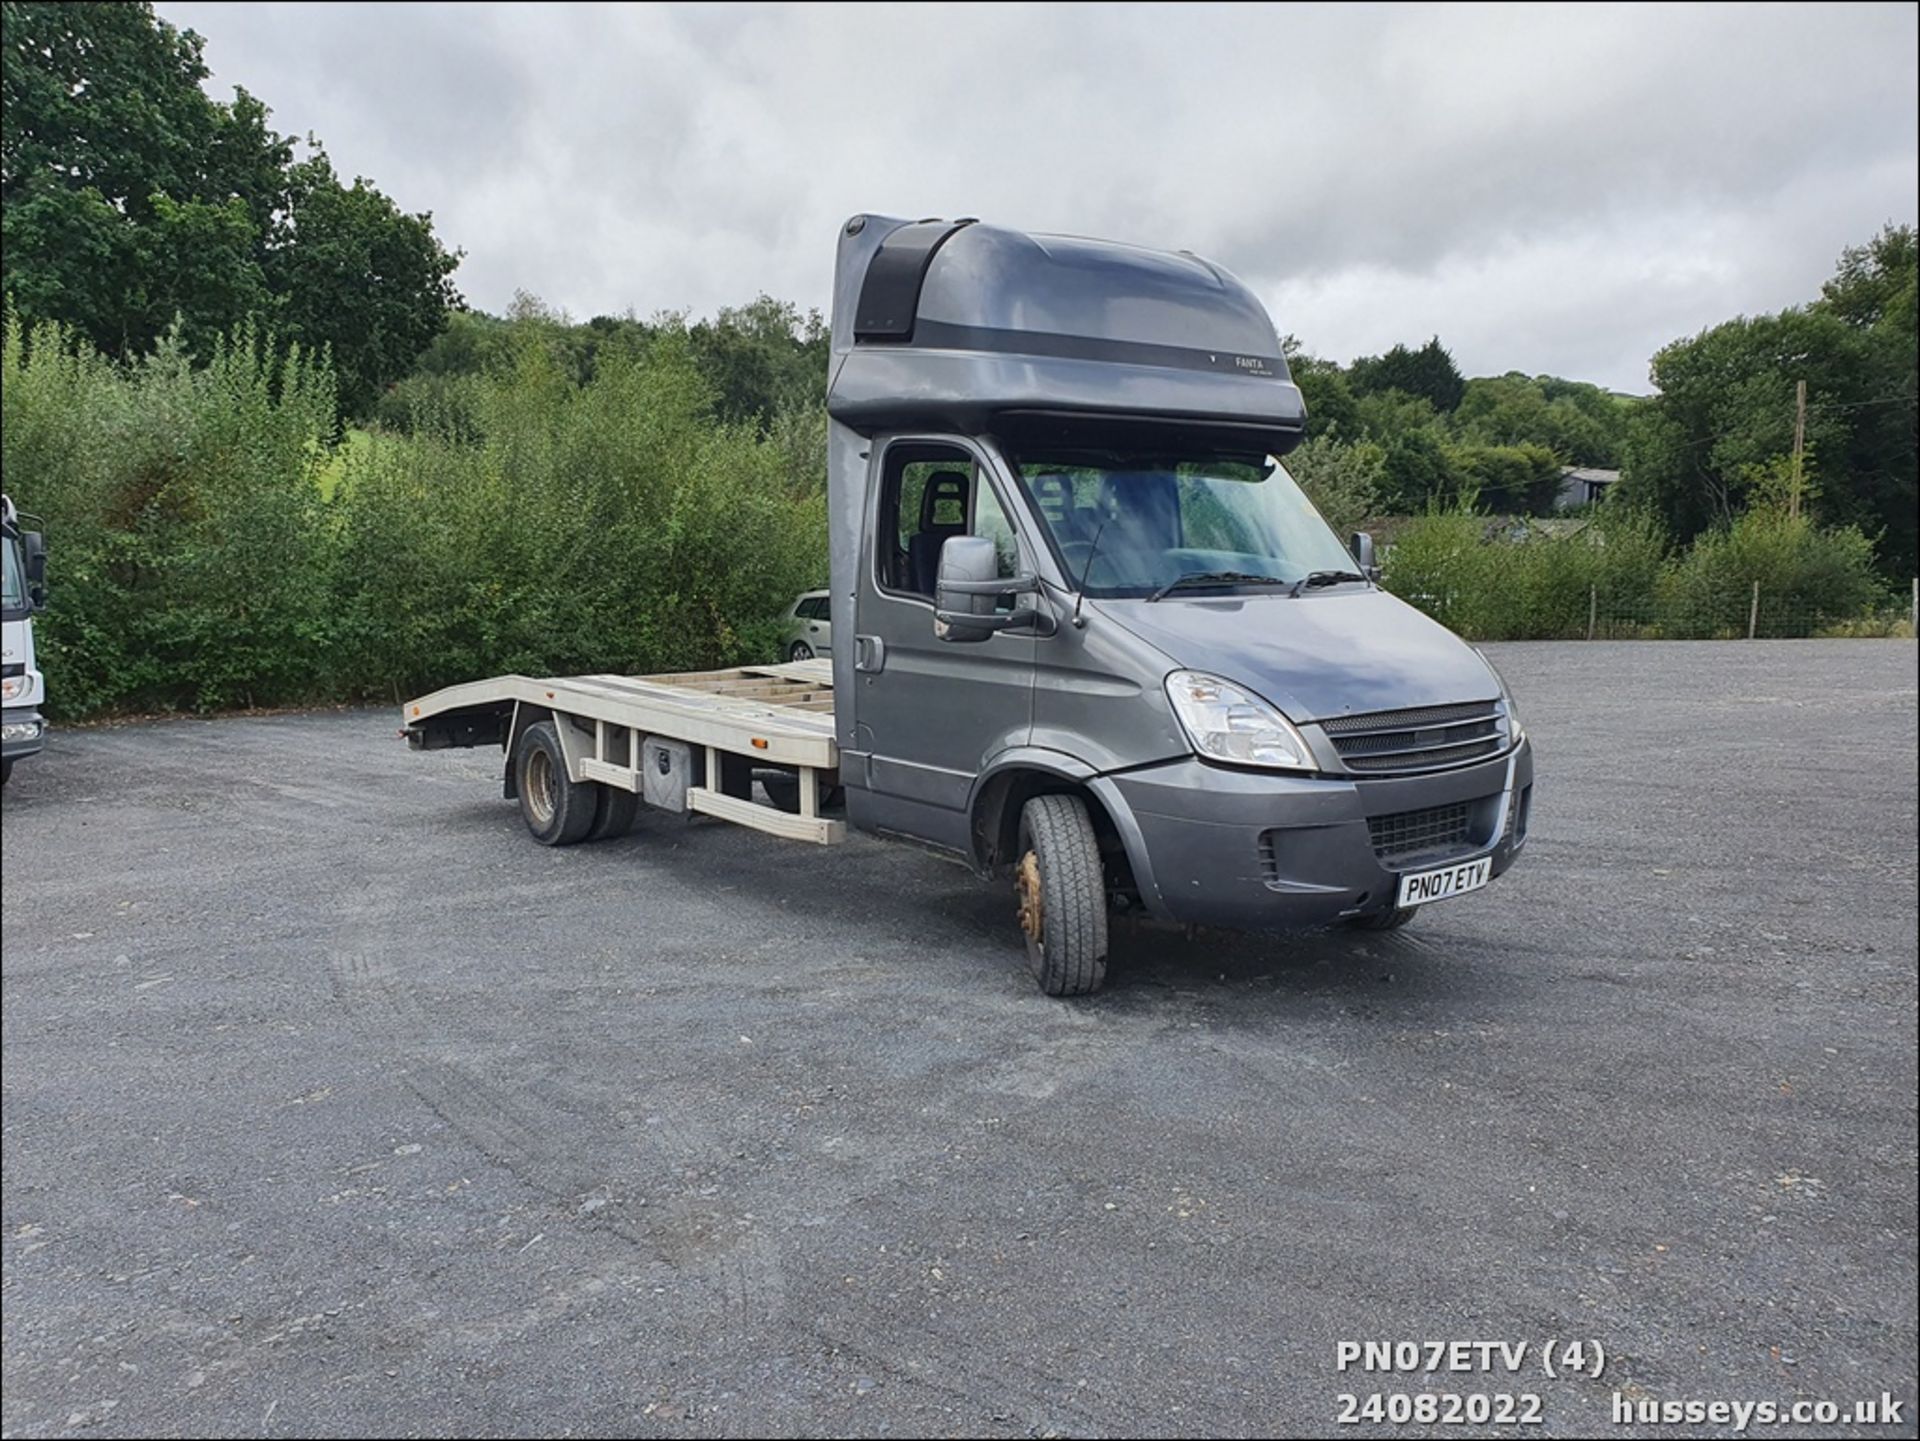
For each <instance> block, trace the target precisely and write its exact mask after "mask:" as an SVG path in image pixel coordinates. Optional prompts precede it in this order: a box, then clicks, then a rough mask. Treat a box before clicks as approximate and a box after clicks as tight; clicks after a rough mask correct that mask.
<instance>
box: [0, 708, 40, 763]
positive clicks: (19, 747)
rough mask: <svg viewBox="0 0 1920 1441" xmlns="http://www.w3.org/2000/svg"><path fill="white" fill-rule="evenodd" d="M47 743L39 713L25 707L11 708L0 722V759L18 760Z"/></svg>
mask: <svg viewBox="0 0 1920 1441" xmlns="http://www.w3.org/2000/svg"><path fill="white" fill-rule="evenodd" d="M46 743H47V723H46V722H45V721H44V720H42V719H40V712H39V711H37V710H33V709H30V708H28V707H25V706H19V707H14V708H11V709H9V710H7V711H5V712H4V720H0V759H4V760H10V761H13V760H19V759H20V757H22V756H30V755H33V754H34V753H35V752H36V751H38V750H40V749H41V747H43V746H45V745H46Z"/></svg>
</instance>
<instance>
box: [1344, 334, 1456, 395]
mask: <svg viewBox="0 0 1920 1441" xmlns="http://www.w3.org/2000/svg"><path fill="white" fill-rule="evenodd" d="M1347 375H1348V379H1349V380H1350V381H1351V382H1352V384H1353V388H1354V389H1355V390H1356V391H1358V392H1360V393H1361V394H1362V395H1372V394H1378V393H1379V392H1381V391H1384V390H1398V391H1402V392H1404V393H1405V394H1407V395H1419V396H1424V397H1425V398H1426V399H1428V400H1430V401H1432V402H1433V408H1434V409H1435V410H1438V411H1443V412H1444V411H1451V410H1454V409H1455V408H1457V407H1458V406H1459V404H1460V401H1461V398H1462V397H1463V396H1464V395H1465V394H1466V387H1467V382H1466V380H1465V379H1464V378H1463V377H1462V376H1461V374H1460V368H1459V367H1458V366H1456V365H1455V364H1454V363H1453V356H1452V355H1451V354H1449V353H1448V351H1447V348H1446V347H1445V346H1443V345H1442V344H1441V343H1440V337H1439V336H1437V335H1436V336H1434V337H1433V338H1432V339H1431V340H1429V341H1428V342H1427V343H1426V344H1425V345H1423V346H1421V347H1420V348H1419V349H1418V350H1409V349H1407V347H1406V346H1404V345H1396V346H1394V347H1393V349H1391V350H1389V351H1388V352H1387V353H1386V354H1385V355H1380V356H1363V357H1362V358H1360V359H1359V360H1356V361H1354V363H1353V364H1352V366H1351V367H1349V369H1348V372H1347Z"/></svg>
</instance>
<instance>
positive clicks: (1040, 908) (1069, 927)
mask: <svg viewBox="0 0 1920 1441" xmlns="http://www.w3.org/2000/svg"><path fill="white" fill-rule="evenodd" d="M1013 888H1014V897H1015V900H1016V901H1017V903H1018V905H1019V919H1020V929H1021V931H1022V932H1023V933H1024V934H1025V936H1026V940H1027V965H1028V967H1029V968H1030V969H1031V970H1032V971H1033V978H1034V980H1035V981H1037V982H1038V983H1039V985H1040V989H1041V990H1043V991H1045V992H1046V993H1047V994H1048V995H1050V996H1084V995H1088V994H1090V993H1091V992H1094V991H1097V990H1099V989H1100V986H1101V984H1102V983H1103V982H1104V981H1105V980H1106V978H1107V885H1106V875H1105V872H1104V870H1103V868H1102V866H1101V863H1100V842H1099V840H1098V839H1097V838H1096V837H1095V836H1094V833H1093V822H1092V820H1091V819H1089V817H1088V815H1087V806H1086V802H1085V801H1083V800H1081V799H1080V797H1078V796H1064V795H1053V796H1035V797H1034V798H1033V799H1032V800H1030V801H1028V802H1027V803H1026V806H1025V807H1024V808H1023V809H1022V810H1021V812H1020V844H1019V860H1018V862H1017V863H1016V864H1015V866H1014V874H1013Z"/></svg>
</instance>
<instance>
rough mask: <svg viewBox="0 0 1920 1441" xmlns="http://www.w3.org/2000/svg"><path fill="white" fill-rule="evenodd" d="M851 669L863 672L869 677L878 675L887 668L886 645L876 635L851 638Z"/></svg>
mask: <svg viewBox="0 0 1920 1441" xmlns="http://www.w3.org/2000/svg"><path fill="white" fill-rule="evenodd" d="M853 668H854V669H855V670H858V671H865V672H866V673H867V674H869V675H875V674H878V673H879V672H880V671H883V670H885V669H886V668H887V643H886V642H885V641H883V640H882V639H880V637H879V636H877V635H857V636H855V637H854V638H853Z"/></svg>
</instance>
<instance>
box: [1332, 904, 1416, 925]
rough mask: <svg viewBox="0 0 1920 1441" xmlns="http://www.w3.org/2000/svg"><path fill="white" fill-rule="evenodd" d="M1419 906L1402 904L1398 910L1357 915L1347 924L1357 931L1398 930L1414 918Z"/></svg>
mask: <svg viewBox="0 0 1920 1441" xmlns="http://www.w3.org/2000/svg"><path fill="white" fill-rule="evenodd" d="M1417 909H1419V908H1418V907H1417V906H1402V907H1400V909H1399V910H1397V911H1375V912H1374V913H1373V914H1372V915H1370V916H1355V917H1354V918H1353V919H1352V920H1350V921H1348V922H1347V924H1348V925H1349V926H1351V927H1352V928H1353V929H1354V930H1356V931H1397V930H1399V929H1400V927H1402V926H1404V925H1405V924H1406V923H1407V922H1408V921H1410V920H1412V919H1413V913H1414V911H1416V910H1417Z"/></svg>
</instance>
